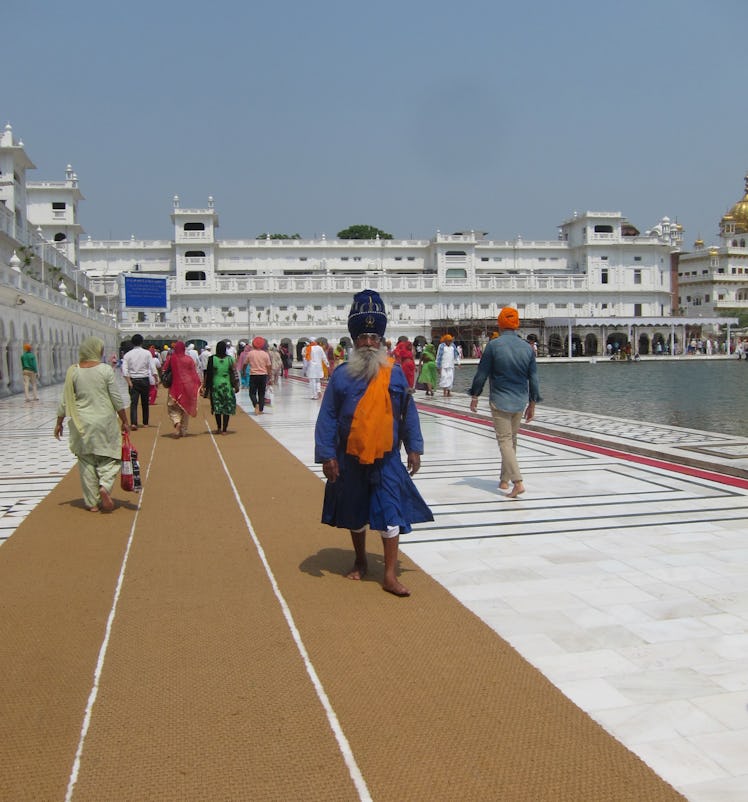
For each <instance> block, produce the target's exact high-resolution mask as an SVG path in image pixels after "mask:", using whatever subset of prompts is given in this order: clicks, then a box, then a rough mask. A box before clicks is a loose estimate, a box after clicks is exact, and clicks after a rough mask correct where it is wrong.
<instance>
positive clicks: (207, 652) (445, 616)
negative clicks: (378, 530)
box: [0, 406, 682, 802]
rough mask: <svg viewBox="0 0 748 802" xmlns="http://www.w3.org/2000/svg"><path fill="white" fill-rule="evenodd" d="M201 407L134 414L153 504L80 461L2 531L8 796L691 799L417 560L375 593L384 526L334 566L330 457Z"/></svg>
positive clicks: (1, 785)
mask: <svg viewBox="0 0 748 802" xmlns="http://www.w3.org/2000/svg"><path fill="white" fill-rule="evenodd" d="M209 417H210V416H209V414H208V409H207V408H206V407H203V408H202V409H201V412H200V415H199V416H198V419H197V420H194V421H192V422H191V429H192V433H191V435H190V436H189V437H187V438H185V439H183V440H175V439H173V438H172V436H171V426H170V424H169V422H168V419H167V418H166V415H165V411H164V410H163V407H161V406H159V407H156V408H154V409H153V411H152V417H151V423H152V425H151V427H150V428H147V429H140V430H139V431H138V432H137V433H134V435H133V439H134V442H135V444H136V446H137V447H138V449H139V451H140V457H141V464H142V471H143V475H144V477H145V489H144V492H143V495H142V504H141V508H140V510H138V509H137V506H136V503H137V497H136V496H135V495H134V494H127V493H123V492H121V491H119V490H118V491H117V492H116V494H115V496H116V500H117V502H118V507H117V509H116V510H115V511H114V512H113V513H112V514H108V515H107V514H91V513H89V512H87V511H86V510H85V509H84V508H83V506H82V502H81V501H80V489H79V482H78V475H77V470H74V471H72V472H71V473H70V474H69V475H68V476H67V477H66V478H65V479H64V480H63V481H62V482H61V483H60V484H59V485H58V486H57V488H56V489H55V490H54V491H53V492H52V493H51V494H50V496H49V497H48V498H47V499H46V500H45V501H44V502H43V503H42V504H41V505H40V506H39V507H38V508H37V509H36V510H35V511H34V512H33V513H32V514H31V515H30V516H29V517H28V518H27V519H26V520H25V521H24V523H23V524H22V525H21V527H20V528H19V529H18V530H17V532H16V533H15V534H14V535H13V537H12V538H11V539H10V540H9V541H8V542H7V543H6V544H5V545H4V546H3V547H2V548H0V799H2V800H3V801H4V802H5V801H6V800H7V801H8V802H24V800H28V801H29V802H43V801H46V800H50V801H52V800H54V801H57V800H64V799H65V796H66V793H67V789H68V788H70V789H72V795H71V797H70V798H71V799H72V800H81V802H82V801H83V800H87V801H89V800H90V801H91V802H119V801H120V800H135V801H136V802H142V801H143V800H158V802H167V801H171V800H174V802H191V801H192V800H195V802H214V801H215V802H219V801H223V800H230V801H232V802H233V801H234V800H253V801H254V800H355V799H359V798H366V788H368V793H369V794H370V795H371V798H372V799H374V800H382V801H384V800H393V802H394V800H406V801H407V802H414V801H417V800H429V802H435V801H436V800H502V802H524V800H527V802H544V800H548V802H560V801H565V800H568V801H569V802H607V801H608V800H611V801H612V800H615V801H616V802H622V801H623V800H631V802H649V801H650V800H651V801H652V802H660V801H662V802H664V801H665V800H675V799H682V797H681V796H680V795H679V794H677V793H676V792H675V791H674V790H673V789H672V788H671V787H670V786H668V785H667V784H666V783H665V782H663V781H662V780H661V779H660V778H658V777H657V776H656V775H655V774H654V773H653V772H652V771H651V770H650V769H649V768H648V767H647V766H646V765H644V764H643V763H642V762H641V761H640V760H639V759H638V758H637V757H635V756H634V755H633V754H632V753H631V752H629V751H628V750H626V749H625V748H624V747H623V746H621V745H620V744H619V743H618V742H617V741H616V740H615V739H613V738H612V737H610V736H609V735H608V734H606V733H605V732H604V731H603V730H602V729H601V728H600V727H599V726H598V725H597V724H595V723H594V722H593V721H592V720H591V719H590V718H589V717H588V716H587V715H586V714H585V713H583V712H582V711H580V710H579V709H578V708H577V707H575V706H574V705H573V704H572V703H571V702H569V701H568V700H567V699H566V698H565V697H564V696H563V695H562V694H561V693H560V692H558V691H557V690H556V689H555V688H554V686H553V685H551V683H550V682H548V681H547V680H546V679H545V678H544V677H543V676H542V675H541V674H540V673H538V672H537V671H536V670H535V669H534V668H533V667H532V666H531V665H529V664H528V663H527V662H526V661H525V660H524V659H522V658H521V657H520V656H519V655H518V654H517V652H515V651H514V650H513V649H512V648H511V647H510V646H509V645H508V644H507V643H505V642H504V641H503V640H501V639H500V638H499V637H497V636H496V634H495V633H494V632H492V631H491V630H490V629H489V628H488V627H486V626H485V625H484V624H483V623H482V622H481V621H480V620H478V619H477V618H476V617H475V616H473V614H472V613H470V612H469V611H467V610H466V609H465V608H463V607H462V606H461V605H460V604H459V603H458V602H456V601H455V600H454V599H453V598H452V597H451V596H450V595H449V594H448V593H447V592H446V591H445V590H444V589H443V588H442V587H441V586H440V585H438V584H437V583H436V582H434V581H433V580H432V579H430V578H429V577H428V576H426V575H424V574H423V573H421V572H420V571H418V569H417V568H416V567H415V566H414V565H413V564H412V563H410V562H409V561H408V560H406V559H403V561H402V572H403V575H404V581H405V582H406V584H407V585H408V586H409V587H410V588H411V590H412V592H413V596H412V597H411V598H409V599H397V598H395V597H393V596H391V595H389V594H386V593H384V592H383V591H382V590H381V588H380V587H379V581H380V578H381V557H380V555H381V543H380V542H379V538H373V537H372V538H370V539H369V540H370V542H369V549H370V569H371V573H370V576H369V578H367V580H366V581H364V582H361V583H357V582H351V581H348V580H345V579H344V578H342V576H341V574H342V573H343V572H344V571H345V570H347V569H348V568H349V567H350V564H351V553H350V549H349V537H348V535H347V533H345V532H338V531H335V530H333V529H330V528H329V527H325V526H322V525H321V524H320V523H318V521H319V513H320V506H321V498H322V490H323V486H322V483H321V481H320V480H319V479H318V478H317V477H316V476H315V475H314V474H312V473H311V472H310V471H308V470H307V469H306V467H305V466H303V465H302V464H300V463H299V462H298V461H297V460H296V459H295V458H294V457H293V456H291V455H290V454H289V453H288V452H286V451H285V450H284V449H283V448H282V447H281V446H279V445H278V444H277V443H276V442H275V441H274V440H273V439H272V438H271V437H270V436H269V435H268V434H266V433H265V432H264V431H263V430H262V429H261V428H260V427H259V426H258V425H256V423H255V422H254V421H253V420H252V419H251V418H249V417H247V416H246V415H244V414H243V413H239V414H238V415H237V416H236V417H234V418H232V420H231V429H232V431H231V433H229V434H228V435H226V436H221V437H218V438H215V441H214V439H213V437H212V436H211V435H210V434H209V432H208V429H207V425H206V423H207V419H209ZM159 423H160V424H161V426H160V428H159V427H158V424H159ZM154 424H155V426H154ZM300 436H308V437H311V436H312V433H311V431H310V432H302V433H300ZM219 452H220V453H219ZM221 457H222V459H223V460H224V461H225V466H226V468H224V464H223V463H222V461H221ZM226 470H228V474H229V475H230V477H231V481H230V480H229V478H228V476H227V473H226ZM232 481H233V483H234V485H235V487H236V491H237V492H238V495H239V497H240V499H241V502H242V504H243V506H244V508H245V509H246V511H247V514H248V516H249V519H250V521H251V529H252V530H253V531H254V532H255V534H256V536H257V538H258V539H259V541H260V543H261V546H262V549H263V550H264V553H265V555H266V558H267V561H268V563H269V566H270V569H271V571H272V573H273V574H274V576H275V578H276V580H277V584H278V590H279V592H280V594H282V596H283V597H284V598H285V600H286V601H287V603H288V607H289V610H290V613H291V615H292V616H293V619H294V620H295V622H296V625H297V627H298V631H299V635H300V637H301V639H302V641H303V643H304V645H305V647H306V649H307V650H308V655H309V659H310V661H311V663H312V664H313V666H314V668H315V669H316V672H317V674H318V676H319V679H320V682H321V684H322V686H323V688H324V690H325V692H326V694H327V696H328V698H329V700H330V704H331V706H332V709H333V710H334V712H335V714H336V715H337V718H338V720H339V723H340V726H341V728H342V731H343V733H344V735H345V736H346V738H347V741H348V743H349V745H350V749H351V753H352V756H353V759H354V760H355V762H356V764H357V766H358V768H359V769H360V772H361V776H362V778H363V781H364V782H365V784H366V788H364V789H363V790H362V789H361V784H360V783H359V785H356V784H354V781H353V780H352V778H351V771H350V770H349V765H348V764H347V763H346V761H345V760H344V758H343V756H342V754H341V749H340V747H339V745H338V741H337V740H336V738H335V736H334V734H333V731H332V729H331V726H330V724H329V721H328V718H327V716H326V713H325V710H324V708H323V705H322V704H321V702H320V700H319V697H318V695H317V693H316V691H315V688H314V686H313V684H312V682H311V680H310V677H309V674H308V673H307V671H306V669H305V665H304V661H303V660H302V657H301V655H300V652H299V648H298V647H297V644H296V642H295V640H294V638H293V636H292V634H291V631H290V629H289V626H288V625H287V622H286V619H285V618H284V615H283V612H282V609H281V605H280V604H279V601H278V599H277V597H276V594H275V591H274V589H273V587H272V583H271V582H270V580H269V578H268V574H267V572H266V570H265V568H264V566H263V563H262V560H261V558H260V555H259V553H258V550H257V548H256V547H255V544H254V543H253V541H252V538H251V535H250V530H249V529H248V526H247V522H246V520H245V518H244V515H243V513H242V510H241V508H240V506H239V503H238V502H237V499H236V496H235V494H234V488H233V487H232ZM123 564H124V568H123ZM120 576H122V581H121V587H118V580H119V577H120ZM115 597H116V598H117V599H118V601H117V604H116V608H115V612H114V615H113V617H112V620H111V626H109V625H108V622H109V620H110V611H111V610H112V609H113V606H114V600H115ZM105 639H106V640H107V648H106V654H105V659H104V660H103V662H102V663H101V665H100V670H99V671H97V663H98V661H99V655H100V653H101V650H102V643H103V642H104V641H105ZM94 686H95V687H96V690H97V692H96V693H95V694H94V693H92V689H93V688H94ZM88 707H90V710H91V714H90V717H86V710H87V708H88ZM89 718H90V721H89ZM84 723H85V724H86V725H87V731H86V735H85V738H83V739H82V738H81V732H82V729H83V728H84ZM81 742H82V744H83V747H82V752H81V755H80V761H79V764H78V763H76V759H75V758H76V751H77V749H78V745H79V743H81ZM74 765H78V766H79V770H78V771H77V776H76V778H75V782H70V777H71V771H72V770H73V766H74Z"/></svg>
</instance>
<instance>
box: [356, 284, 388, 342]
mask: <svg viewBox="0 0 748 802" xmlns="http://www.w3.org/2000/svg"><path fill="white" fill-rule="evenodd" d="M386 328H387V313H386V312H385V311H384V301H383V300H382V299H381V297H380V295H379V293H378V292H376V291H375V290H362V291H361V292H359V293H357V294H356V295H354V296H353V305H352V306H351V311H350V312H349V313H348V331H349V332H350V333H351V337H353V339H354V340H355V339H356V337H358V336H359V335H360V334H378V335H379V336H380V337H384V330H385V329H386Z"/></svg>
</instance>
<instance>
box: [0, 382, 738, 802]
mask: <svg viewBox="0 0 748 802" xmlns="http://www.w3.org/2000/svg"><path fill="white" fill-rule="evenodd" d="M60 389H61V388H59V387H57V388H43V389H42V390H41V394H40V398H41V400H40V401H39V402H36V403H31V404H27V403H26V402H24V400H23V397H22V396H21V397H18V396H16V397H13V398H7V399H2V400H0V441H1V444H2V446H3V448H2V449H0V477H2V482H1V483H0V543H1V542H3V540H4V539H7V538H8V537H10V536H12V534H13V531H14V530H15V528H16V527H17V526H18V524H19V523H20V521H21V520H22V519H23V517H24V516H25V515H27V514H28V513H29V511H30V510H32V509H33V507H34V506H35V505H36V504H38V503H39V501H41V500H42V499H43V498H44V497H45V495H46V494H47V493H48V492H49V491H50V490H51V488H52V487H54V485H55V484H56V483H57V482H58V481H59V480H60V478H61V477H62V476H63V475H64V474H65V473H66V472H67V471H68V470H70V468H71V467H73V465H74V458H73V457H72V455H71V454H70V452H69V451H68V449H67V444H66V443H65V442H62V443H58V442H57V441H56V440H54V438H53V437H52V430H53V427H54V419H55V411H56V403H57V398H58V396H59V392H60ZM416 400H417V401H418V405H419V410H420V412H421V423H422V428H423V432H424V437H425V442H426V454H425V455H424V457H423V462H422V469H421V471H420V472H419V474H418V475H417V477H416V482H417V484H418V487H419V489H420V490H421V492H422V494H423V495H424V497H425V498H426V499H427V501H428V502H429V504H430V505H431V507H432V509H433V511H434V514H435V521H434V522H433V523H431V524H428V525H419V526H418V527H416V529H415V530H414V531H413V532H412V533H410V534H409V535H407V536H404V537H403V538H402V539H401V545H402V548H403V551H404V552H405V553H406V554H407V555H408V556H409V557H410V558H411V559H412V560H413V561H414V562H415V563H416V564H417V565H418V566H419V567H420V569H421V570H423V571H425V572H427V573H428V574H430V575H431V576H432V577H434V579H436V580H437V581H438V582H440V583H441V584H442V585H444V587H446V588H447V589H448V590H449V591H450V592H451V593H452V594H453V595H454V596H455V598H457V599H458V600H459V601H460V602H461V603H462V604H464V605H465V606H466V607H468V608H469V609H470V610H472V611H473V612H474V613H475V614H476V615H478V616H479V617H480V618H481V619H482V620H483V621H485V622H486V624H487V625H488V626H490V627H492V628H493V629H494V630H495V631H496V632H497V633H498V634H499V635H501V636H502V637H503V638H505V639H506V640H508V641H509V642H510V643H511V644H512V645H513V646H514V647H515V648H516V649H517V650H518V651H519V652H521V653H522V654H523V655H524V656H525V658H526V659H527V660H528V661H530V662H531V663H532V664H533V665H535V666H537V667H538V669H539V670H541V671H542V672H543V673H544V674H545V675H546V676H547V677H548V678H549V679H550V680H551V681H552V682H553V683H554V684H555V685H556V686H557V687H558V688H560V689H561V690H562V691H563V692H564V693H565V694H566V695H567V696H568V697H569V698H570V699H572V700H573V701H574V702H575V703H576V704H577V705H579V706H580V707H581V708H583V709H584V710H586V711H587V712H588V713H589V714H590V715H591V716H592V717H593V718H595V719H596V720H597V721H598V722H600V724H601V725H602V726H604V727H605V728H606V729H607V730H608V731H610V732H611V733H613V734H614V735H615V736H616V737H617V738H618V739H619V740H620V741H621V742H623V743H624V744H625V745H626V746H627V747H628V748H629V749H631V750H632V751H634V752H635V753H636V754H638V755H639V756H640V757H641V758H642V759H643V760H644V761H645V762H646V763H648V764H649V765H650V766H652V767H653V768H654V769H655V770H656V771H657V772H658V773H659V774H660V775H661V776H662V777H664V778H665V779H666V780H668V781H669V782H670V783H672V784H673V785H674V786H675V787H676V788H678V790H680V791H681V792H682V793H683V794H684V795H685V796H686V797H687V798H688V799H689V800H692V801H693V802H732V801H733V800H735V801H737V800H741V801H744V800H746V799H748V761H746V758H745V755H746V744H748V481H736V480H734V479H733V480H731V481H729V482H728V481H724V482H723V481H716V480H712V479H711V478H710V479H705V478H703V477H702V476H700V475H699V473H698V472H697V471H692V472H689V471H688V470H685V471H684V469H683V468H682V467H681V468H680V469H679V470H668V468H667V466H665V467H661V466H660V465H658V466H656V467H653V466H650V465H647V464H642V463H641V461H639V462H635V461H631V460H627V459H626V458H625V457H626V455H625V454H621V455H619V454H615V455H613V456H611V455H609V454H605V453H596V452H595V451H594V450H590V449H589V448H579V447H575V446H574V445H573V444H571V443H569V442H568V440H567V441H565V442H562V443H555V442H550V441H547V440H543V439H536V438H532V437H529V436H522V435H521V436H520V449H519V450H520V454H519V456H520V464H521V465H522V468H523V472H524V478H525V484H526V486H527V492H526V494H525V495H523V496H522V497H521V498H519V499H518V500H509V499H506V498H505V497H504V496H503V495H502V494H501V493H500V492H499V491H498V489H497V482H498V468H499V465H498V463H499V457H498V448H497V445H496V441H495V439H494V436H493V430H492V428H491V427H490V425H488V421H487V419H486V418H485V416H482V417H478V418H471V417H470V416H469V415H467V399H462V398H454V399H452V400H451V401H448V402H442V401H441V400H438V401H437V403H430V404H426V403H424V401H425V399H424V397H423V395H422V394H420V393H419V394H418V397H417V399H416ZM240 403H241V405H242V406H243V407H244V409H245V410H246V411H247V412H248V413H250V414H251V411H252V410H251V408H250V407H249V399H248V397H247V393H246V390H245V391H243V392H242V393H241V394H240ZM317 410H318V402H315V401H312V400H310V399H309V398H308V397H307V392H306V385H305V383H304V382H303V381H300V380H298V379H291V380H289V381H286V382H285V383H284V384H283V386H282V387H281V389H280V391H279V392H278V393H276V396H275V401H274V404H273V406H272V407H268V408H267V409H266V414H265V415H263V416H261V417H256V418H254V420H255V421H256V422H257V423H258V424H259V425H261V426H262V427H263V428H265V429H266V431H268V433H269V434H271V435H272V436H273V437H274V438H275V439H276V440H277V441H278V442H279V443H281V444H282V445H283V446H284V447H285V448H287V449H288V450H289V451H291V452H292V453H294V454H295V455H296V456H297V457H298V458H299V459H300V460H302V461H303V462H304V463H305V464H306V465H307V466H308V467H309V469H310V470H312V471H314V472H315V473H317V474H318V475H320V476H321V470H320V467H319V466H317V465H314V464H313V427H314V422H315V420H316V415H317ZM484 411H485V410H484ZM253 417H254V416H253ZM556 418H557V419H558V426H559V429H560V430H562V431H563V433H564V435H565V436H566V437H569V436H570V433H572V432H574V431H577V432H578V433H580V434H587V433H588V432H589V431H598V430H599V432H600V433H603V432H607V433H608V435H609V436H610V437H611V442H613V443H615V446H616V448H617V449H619V450H620V449H621V448H622V446H621V443H622V442H624V441H625V440H626V439H627V438H628V439H630V440H631V441H634V440H636V441H637V442H642V441H643V440H646V438H649V439H650V441H652V442H653V443H655V445H657V444H660V445H662V448H663V449H666V448H667V446H668V444H669V443H672V444H674V445H677V446H680V447H683V448H684V449H689V448H693V449H701V450H702V451H707V450H708V449H709V448H710V447H712V444H717V443H719V444H722V445H719V446H716V445H715V446H714V448H715V451H717V452H718V453H721V452H722V451H724V450H725V448H726V447H729V446H730V444H734V446H735V448H736V449H738V450H739V448H740V444H739V442H738V441H739V438H730V437H726V436H725V437H723V436H722V435H712V434H709V433H704V432H694V431H692V430H675V431H673V427H659V426H653V425H649V424H635V423H634V422H631V425H632V427H634V428H633V429H627V428H626V426H625V425H624V424H625V422H624V423H622V422H621V421H619V420H616V421H613V420H612V419H605V418H603V416H588V415H576V414H575V413H567V412H564V411H561V410H549V409H546V408H544V409H543V410H542V413H541V414H539V416H538V421H539V426H540V425H542V426H543V427H544V429H545V430H546V431H547V429H548V427H549V426H551V425H552V424H553V421H554V419H556ZM606 420H607V423H608V427H607V429H606V427H605V422H606ZM595 427H597V428H595ZM527 428H528V430H531V429H532V425H530V426H528V427H527ZM669 438H673V439H672V440H671V439H669ZM663 453H666V452H665V451H663ZM716 462H718V461H717V460H715V463H716ZM718 468H719V466H718V465H717V464H715V470H718ZM331 536H332V537H335V536H336V535H335V534H334V533H332V530H331ZM404 581H405V582H406V584H407V576H406V577H404ZM405 603H407V602H405Z"/></svg>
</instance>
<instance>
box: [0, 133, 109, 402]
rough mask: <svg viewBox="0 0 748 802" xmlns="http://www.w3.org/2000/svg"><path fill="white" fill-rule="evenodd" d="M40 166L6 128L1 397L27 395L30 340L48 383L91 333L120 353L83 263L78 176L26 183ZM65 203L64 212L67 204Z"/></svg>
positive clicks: (0, 195) (0, 197)
mask: <svg viewBox="0 0 748 802" xmlns="http://www.w3.org/2000/svg"><path fill="white" fill-rule="evenodd" d="M32 169H34V163H33V162H32V161H31V159H30V158H29V157H28V155H27V154H26V151H25V149H24V146H23V142H21V141H16V139H15V138H14V137H13V130H12V128H11V126H10V125H6V126H5V128H4V130H3V131H2V132H1V133H0V312H1V313H2V314H0V396H5V395H10V394H12V393H18V392H21V390H22V389H23V384H22V374H21V362H20V359H21V353H22V351H23V344H24V343H30V344H31V345H32V346H33V348H34V351H35V353H36V356H37V362H38V364H39V373H40V376H41V382H42V383H43V384H54V383H56V382H59V381H61V380H62V379H63V378H64V376H65V372H66V371H67V368H68V366H69V365H71V364H72V363H73V362H74V361H76V360H77V357H78V346H79V344H80V343H81V341H82V340H83V339H85V338H86V337H88V336H90V335H96V336H98V337H100V338H101V339H102V340H103V341H104V343H105V344H106V347H107V348H108V349H110V350H112V351H116V349H117V346H118V341H119V337H118V334H117V325H116V320H115V319H114V318H113V317H112V315H111V314H109V313H107V311H106V309H105V310H104V312H102V311H97V307H95V305H94V303H93V295H92V294H91V291H90V288H89V286H88V279H87V277H86V275H85V273H83V272H82V271H81V270H80V268H79V265H78V263H77V246H78V241H79V233H80V226H79V225H78V224H77V204H78V201H79V200H80V199H81V197H82V196H81V195H80V192H79V191H78V188H77V179H76V178H75V176H74V174H73V172H72V169H71V168H68V171H67V173H66V178H65V181H64V182H43V183H39V184H35V183H32V182H29V181H28V180H27V176H26V172H27V170H32ZM61 204H64V207H63V206H62V205H61Z"/></svg>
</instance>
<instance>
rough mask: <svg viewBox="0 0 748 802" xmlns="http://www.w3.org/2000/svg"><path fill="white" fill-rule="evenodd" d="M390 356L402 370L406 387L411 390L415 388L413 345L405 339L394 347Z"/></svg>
mask: <svg viewBox="0 0 748 802" xmlns="http://www.w3.org/2000/svg"><path fill="white" fill-rule="evenodd" d="M392 356H394V357H395V361H396V362H397V363H398V364H399V365H400V367H401V368H402V369H403V373H404V374H405V378H406V380H407V382H408V387H410V389H411V390H412V389H413V388H414V387H415V386H416V361H415V358H414V357H413V343H411V342H410V340H408V339H407V338H404V339H402V340H400V341H399V342H398V344H397V345H396V346H395V350H394V351H393V352H392Z"/></svg>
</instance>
